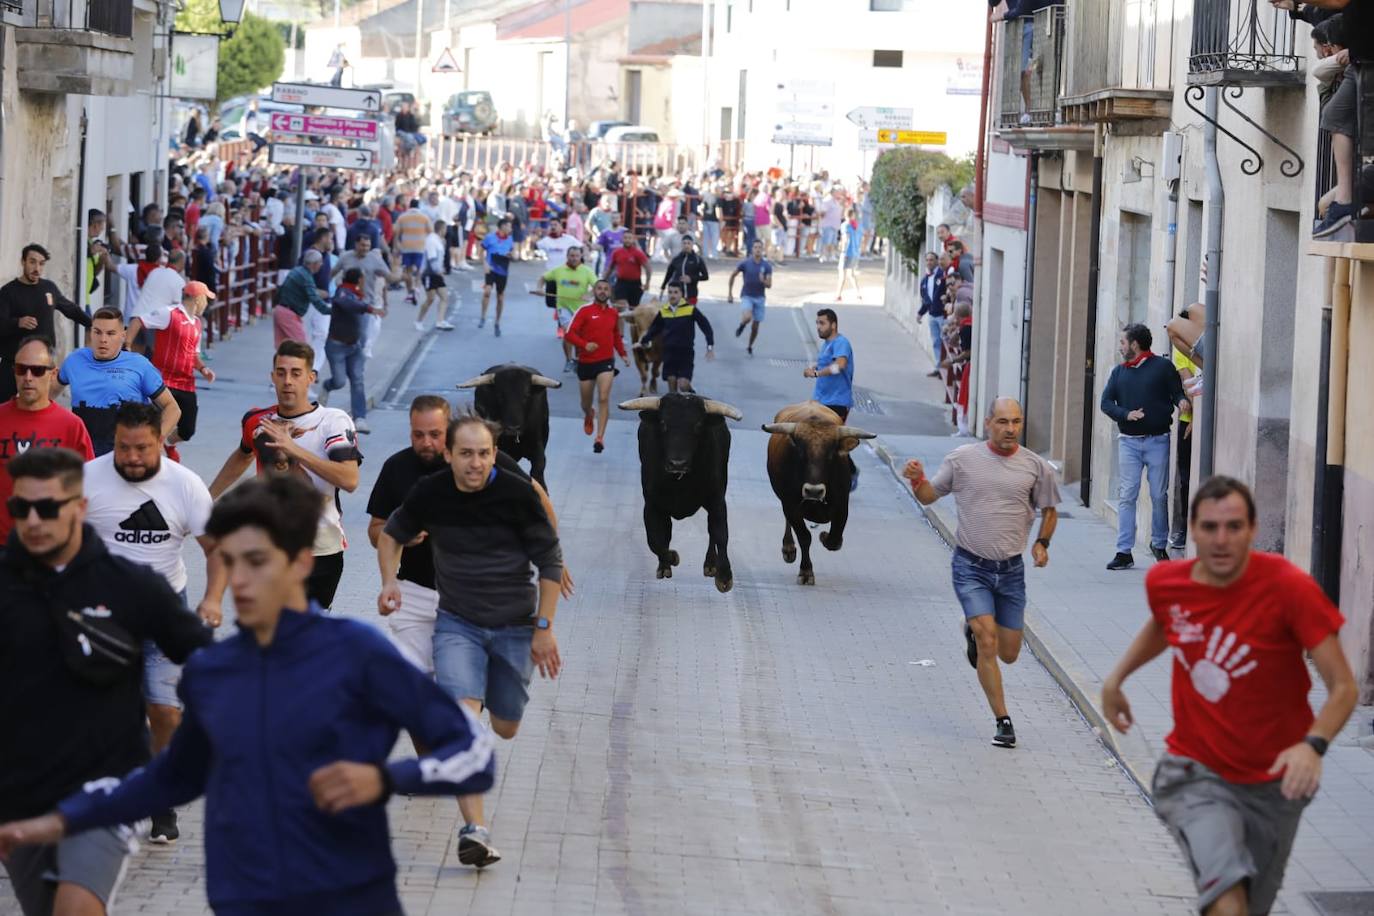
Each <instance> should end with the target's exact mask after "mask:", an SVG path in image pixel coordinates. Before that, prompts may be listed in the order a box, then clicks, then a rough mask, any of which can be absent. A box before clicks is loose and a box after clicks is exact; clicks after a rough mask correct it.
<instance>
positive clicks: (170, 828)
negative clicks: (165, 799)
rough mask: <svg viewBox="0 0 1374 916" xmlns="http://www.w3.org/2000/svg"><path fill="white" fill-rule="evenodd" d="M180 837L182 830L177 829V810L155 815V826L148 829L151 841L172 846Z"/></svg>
mask: <svg viewBox="0 0 1374 916" xmlns="http://www.w3.org/2000/svg"><path fill="white" fill-rule="evenodd" d="M180 838H181V831H180V830H178V829H177V813H176V812H175V811H164V812H162V813H161V814H154V815H153V826H152V829H151V830H149V831H148V842H149V843H156V844H158V845H159V846H171V845H172V844H173V843H175V842H176V841H177V840H178V839H180Z"/></svg>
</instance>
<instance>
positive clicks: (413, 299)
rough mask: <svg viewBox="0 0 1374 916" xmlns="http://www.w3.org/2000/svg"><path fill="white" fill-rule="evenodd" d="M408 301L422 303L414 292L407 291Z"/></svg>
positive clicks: (412, 303) (413, 303)
mask: <svg viewBox="0 0 1374 916" xmlns="http://www.w3.org/2000/svg"><path fill="white" fill-rule="evenodd" d="M406 301H407V302H409V303H410V304H411V305H419V304H420V300H419V299H416V298H415V294H414V293H406Z"/></svg>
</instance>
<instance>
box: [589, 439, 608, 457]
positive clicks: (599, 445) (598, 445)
mask: <svg viewBox="0 0 1374 916" xmlns="http://www.w3.org/2000/svg"><path fill="white" fill-rule="evenodd" d="M605 450H606V443H604V442H602V441H601V440H600V439H597V440H596V441H595V442H593V443H592V451H594V452H596V453H597V454H598V455H600V454H601V453H602V452H604V451H605Z"/></svg>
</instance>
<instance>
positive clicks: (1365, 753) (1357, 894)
mask: <svg viewBox="0 0 1374 916" xmlns="http://www.w3.org/2000/svg"><path fill="white" fill-rule="evenodd" d="M867 292H868V290H867V289H865V293H867ZM825 298H826V299H829V298H830V297H829V296H827V297H825ZM868 298H869V297H868V296H867V295H866V296H865V300H867V299H868ZM879 298H881V293H879ZM823 304H828V303H827V302H825V301H823V300H821V299H820V298H819V297H817V298H816V301H812V302H808V303H807V305H806V309H805V311H806V312H807V313H813V312H814V311H815V308H817V307H819V306H821V305H823ZM836 310H837V312H838V313H839V316H840V326H841V328H842V330H843V332H844V334H845V336H847V337H848V338H849V339H850V341H851V343H852V344H853V346H854V350H855V353H856V357H857V359H856V365H857V366H858V375H857V377H856V382H857V383H858V384H860V385H867V386H873V387H875V388H876V387H881V388H882V389H886V390H899V391H905V392H907V393H908V394H907V396H908V397H921V396H923V395H926V396H929V397H930V398H931V400H933V401H935V403H937V404H938V393H937V390H936V389H935V388H934V383H933V382H932V380H930V379H928V378H926V377H925V375H924V373H925V372H926V371H928V370H929V368H930V357H929V355H928V354H927V353H926V352H925V351H924V350H922V349H921V348H920V344H919V342H918V341H917V340H916V339H915V338H914V337H913V336H912V335H911V334H910V333H909V332H907V331H906V330H904V329H903V328H902V327H901V325H899V324H898V322H897V321H896V320H895V319H893V318H891V317H890V316H889V315H887V314H886V312H883V311H881V310H880V309H877V308H874V307H872V306H871V305H862V306H856V305H848V306H845V305H842V306H837V307H836ZM803 336H804V338H805V339H806V341H807V346H808V348H809V350H810V353H811V354H812V356H813V357H814V354H815V352H816V346H817V344H816V340H815V336H814V333H811V334H804V335H803ZM923 406H934V405H923ZM889 412H890V411H889ZM887 419H888V418H887V417H871V416H869V415H868V414H867V413H865V412H864V410H863V408H862V406H856V409H855V412H854V413H852V414H851V415H850V422H851V423H854V424H856V425H859V426H864V427H865V428H869V429H870V430H872V431H877V432H879V437H878V438H877V439H874V440H872V441H871V442H870V446H871V447H872V448H873V449H874V451H875V452H876V453H877V455H878V457H879V458H880V459H881V460H882V461H883V462H884V463H885V464H886V465H887V466H888V467H889V469H890V470H891V471H892V473H893V474H894V475H898V474H899V472H900V470H901V467H902V465H903V464H904V463H905V462H906V460H907V459H908V458H919V459H920V460H921V461H922V462H923V463H924V464H925V465H926V467H927V468H929V469H930V470H931V471H932V472H933V471H934V469H935V468H936V467H938V466H939V464H940V462H941V461H942V460H943V459H944V456H945V455H946V454H947V453H948V452H949V451H950V450H952V449H954V448H957V447H958V446H960V445H964V444H966V443H968V442H970V441H973V440H971V439H965V438H954V437H950V436H949V435H948V434H947V433H946V434H937V435H912V434H910V433H909V432H903V433H894V432H891V431H890V425H889V424H888V423H885V422H884V421H885V420H887ZM920 425H924V424H920ZM946 428H947V421H946ZM909 429H910V427H908V430H909ZM926 429H927V430H929V427H926ZM1061 492H1062V493H1063V496H1064V498H1065V501H1064V502H1063V503H1062V504H1061V506H1060V512H1059V519H1060V521H1059V528H1058V531H1057V532H1056V534H1055V538H1054V548H1053V550H1052V551H1051V558H1050V565H1049V566H1048V567H1047V568H1046V569H1043V570H1036V569H1030V570H1029V571H1028V575H1027V579H1028V583H1027V584H1028V588H1027V591H1028V593H1029V602H1030V603H1029V607H1028V610H1027V614H1026V644H1027V645H1028V646H1029V647H1030V649H1031V651H1032V652H1034V653H1035V656H1036V657H1037V658H1038V659H1039V660H1040V661H1041V662H1042V663H1043V664H1044V665H1045V667H1046V668H1047V669H1049V671H1050V673H1051V674H1052V675H1053V676H1054V678H1055V679H1056V680H1057V681H1058V682H1059V684H1060V686H1061V687H1062V688H1063V689H1064V691H1065V692H1066V693H1067V694H1068V695H1069V697H1070V699H1071V700H1072V701H1073V703H1074V705H1075V706H1077V707H1078V709H1079V711H1080V712H1081V713H1082V714H1083V716H1084V717H1085V718H1086V719H1087V721H1088V722H1089V724H1090V725H1092V727H1093V729H1094V731H1095V732H1097V734H1098V735H1099V737H1100V738H1101V739H1102V741H1103V743H1104V744H1106V745H1107V747H1108V748H1109V749H1111V751H1112V752H1113V753H1114V754H1115V755H1116V756H1117V758H1118V759H1119V760H1120V762H1121V764H1122V766H1123V767H1124V768H1125V769H1126V771H1127V772H1128V773H1129V774H1130V775H1131V777H1132V778H1133V779H1134V780H1135V782H1136V783H1137V784H1138V785H1139V786H1140V788H1141V791H1142V792H1144V793H1145V794H1146V795H1147V796H1148V795H1149V786H1150V777H1151V774H1152V773H1153V772H1154V765H1155V761H1156V760H1157V759H1158V757H1159V756H1160V755H1161V754H1162V753H1163V750H1164V737H1165V735H1167V734H1168V732H1169V731H1170V730H1171V728H1172V726H1173V722H1172V715H1171V706H1170V697H1169V677H1170V671H1171V666H1170V665H1169V663H1168V661H1167V657H1165V656H1161V658H1159V659H1156V660H1155V661H1154V662H1152V663H1151V664H1149V665H1147V666H1146V667H1145V668H1143V669H1141V670H1140V671H1138V672H1137V673H1136V674H1135V675H1134V676H1133V677H1132V678H1131V680H1130V681H1129V682H1128V683H1127V685H1126V690H1127V695H1128V696H1129V698H1130V700H1131V706H1132V710H1133V711H1134V713H1135V716H1136V727H1135V728H1134V729H1132V730H1131V733H1130V734H1129V735H1121V734H1119V733H1117V732H1115V731H1114V730H1113V729H1111V728H1109V727H1108V725H1107V722H1106V719H1105V717H1104V716H1103V715H1102V712H1101V706H1100V704H1101V685H1102V680H1103V678H1104V677H1105V676H1106V675H1107V674H1108V673H1109V672H1110V670H1111V668H1112V667H1113V666H1114V665H1115V663H1116V661H1117V659H1118V658H1120V656H1121V655H1122V653H1123V652H1124V651H1125V649H1126V647H1127V645H1129V643H1130V641H1131V639H1132V638H1133V637H1134V636H1135V634H1136V633H1137V632H1138V630H1139V629H1140V626H1141V625H1142V624H1143V623H1144V621H1145V620H1146V618H1147V616H1148V614H1149V609H1148V606H1147V605H1146V601H1145V590H1144V578H1145V572H1146V571H1147V570H1148V569H1149V567H1150V565H1151V561H1150V560H1148V559H1145V560H1144V562H1141V558H1148V557H1149V550H1148V549H1147V547H1148V545H1146V544H1144V543H1142V544H1140V545H1138V549H1137V550H1136V552H1135V555H1136V557H1137V558H1138V559H1137V564H1138V565H1137V566H1136V567H1135V568H1134V569H1132V570H1128V571H1124V572H1108V571H1107V570H1106V568H1105V567H1106V562H1107V560H1108V559H1110V558H1111V553H1112V549H1113V548H1112V545H1113V544H1114V542H1115V539H1116V530H1115V528H1113V527H1112V526H1110V525H1108V524H1107V523H1106V522H1105V521H1103V520H1102V519H1101V518H1100V517H1099V516H1097V515H1096V514H1095V513H1094V512H1093V511H1092V510H1091V509H1087V508H1085V507H1084V506H1083V505H1082V504H1081V503H1080V502H1078V500H1077V499H1076V498H1075V497H1074V496H1073V495H1072V494H1071V492H1070V488H1067V487H1065V488H1062V489H1061ZM908 493H909V491H908ZM913 502H914V497H913ZM921 508H922V510H923V512H924V514H925V518H926V519H927V521H929V522H930V524H931V525H932V527H934V529H935V530H936V532H938V533H939V534H940V535H941V537H942V538H943V539H944V540H945V542H946V543H947V544H948V545H950V546H951V547H952V546H953V544H954V531H955V528H956V527H957V525H956V521H955V506H954V501H953V500H952V499H944V500H941V501H939V502H937V503H935V504H934V505H932V506H925V507H921ZM1312 680H1313V683H1314V688H1313V691H1312V703H1313V705H1314V708H1315V707H1316V706H1317V705H1319V704H1320V703H1321V702H1322V699H1323V697H1324V690H1323V688H1322V686H1321V683H1320V679H1319V678H1318V676H1317V674H1316V670H1315V669H1313V670H1312ZM1012 702H1013V705H1014V704H1015V698H1012ZM1372 719H1374V707H1369V706H1364V707H1359V708H1358V709H1357V710H1356V711H1355V714H1354V715H1353V716H1352V717H1351V720H1350V723H1349V724H1348V725H1347V727H1346V729H1345V731H1344V732H1343V733H1342V735H1341V736H1340V737H1339V739H1338V740H1337V741H1335V742H1333V744H1332V746H1331V749H1330V751H1329V752H1328V753H1327V755H1326V758H1325V771H1324V776H1323V783H1322V788H1321V791H1320V792H1319V793H1318V795H1317V797H1316V799H1315V800H1314V801H1313V803H1312V805H1311V806H1310V807H1309V808H1308V811H1307V815H1306V817H1305V818H1304V820H1303V826H1302V829H1301V831H1300V832H1299V834H1298V838H1297V842H1296V845H1295V848H1294V852H1293V857H1292V859H1291V860H1290V862H1289V867H1288V872H1287V876H1286V879H1285V884H1284V890H1283V892H1282V894H1281V896H1280V904H1279V906H1280V909H1279V910H1276V912H1279V911H1283V910H1284V909H1285V908H1286V911H1287V912H1290V913H1302V914H1314V916H1317V914H1326V916H1335V914H1342V916H1343V914H1351V916H1354V914H1368V913H1370V912H1374V739H1371V737H1370V733H1371V720H1372ZM1308 892H1347V894H1348V896H1344V897H1343V898H1340V899H1337V898H1335V897H1332V898H1327V899H1325V900H1323V901H1322V905H1321V907H1318V906H1314V902H1313V901H1312V900H1311V899H1310V898H1309V897H1308V896H1307V894H1308Z"/></svg>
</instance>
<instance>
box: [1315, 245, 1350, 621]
mask: <svg viewBox="0 0 1374 916" xmlns="http://www.w3.org/2000/svg"><path fill="white" fill-rule="evenodd" d="M1326 290H1327V299H1326V301H1325V302H1324V303H1322V349H1321V368H1320V375H1319V376H1318V378H1320V379H1322V381H1323V382H1324V384H1321V385H1318V386H1317V442H1316V451H1315V454H1316V459H1317V466H1316V473H1314V474H1313V476H1312V566H1311V568H1312V575H1313V577H1314V578H1315V579H1316V580H1317V582H1319V583H1320V584H1321V587H1322V590H1323V591H1325V592H1326V596H1327V597H1328V598H1330V599H1331V601H1332V602H1333V603H1335V604H1339V603H1340V600H1341V532H1342V528H1343V523H1344V518H1343V516H1344V502H1345V500H1344V497H1345V396H1346V391H1345V386H1346V374H1347V371H1348V369H1349V348H1350V262H1349V261H1345V260H1339V259H1337V258H1327V259H1326Z"/></svg>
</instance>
